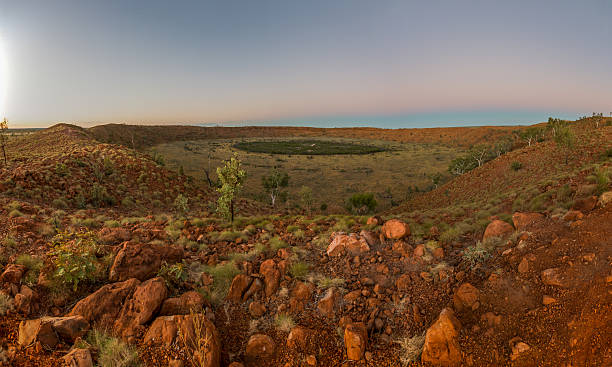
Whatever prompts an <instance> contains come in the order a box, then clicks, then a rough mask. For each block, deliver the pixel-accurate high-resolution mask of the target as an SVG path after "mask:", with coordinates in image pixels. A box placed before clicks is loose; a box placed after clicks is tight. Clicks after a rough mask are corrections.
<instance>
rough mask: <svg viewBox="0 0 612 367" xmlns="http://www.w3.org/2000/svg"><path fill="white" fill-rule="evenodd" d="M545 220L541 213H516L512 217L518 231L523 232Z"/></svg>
mask: <svg viewBox="0 0 612 367" xmlns="http://www.w3.org/2000/svg"><path fill="white" fill-rule="evenodd" d="M542 219H544V215H542V214H540V213H519V212H516V213H514V214H513V215H512V223H514V228H516V230H517V231H523V230H525V229H527V227H529V226H530V225H532V224H533V223H535V222H538V221H540V220H542Z"/></svg>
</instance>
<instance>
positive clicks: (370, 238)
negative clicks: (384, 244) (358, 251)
mask: <svg viewBox="0 0 612 367" xmlns="http://www.w3.org/2000/svg"><path fill="white" fill-rule="evenodd" d="M359 236H360V237H361V238H363V239H364V240H365V241H366V243H367V244H368V246H374V245H376V244H377V243H378V237H377V236H376V234H375V233H374V232H371V231H366V230H362V231H361V232H359Z"/></svg>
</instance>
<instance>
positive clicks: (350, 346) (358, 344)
mask: <svg viewBox="0 0 612 367" xmlns="http://www.w3.org/2000/svg"><path fill="white" fill-rule="evenodd" d="M367 343H368V331H367V329H366V326H365V324H363V323H362V322H353V323H350V324H348V325H347V326H346V328H345V329H344V344H345V345H346V355H347V358H348V359H350V360H353V361H359V360H361V359H362V358H363V355H364V353H365V350H366V346H367Z"/></svg>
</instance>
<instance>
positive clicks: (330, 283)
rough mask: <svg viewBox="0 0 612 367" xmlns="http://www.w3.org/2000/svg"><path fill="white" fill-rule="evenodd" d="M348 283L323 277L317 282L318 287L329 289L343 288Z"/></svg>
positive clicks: (339, 279)
mask: <svg viewBox="0 0 612 367" xmlns="http://www.w3.org/2000/svg"><path fill="white" fill-rule="evenodd" d="M345 283H346V281H345V280H344V279H342V278H329V277H321V278H319V279H318V280H317V287H319V288H321V289H327V288H332V287H342V286H344V284H345Z"/></svg>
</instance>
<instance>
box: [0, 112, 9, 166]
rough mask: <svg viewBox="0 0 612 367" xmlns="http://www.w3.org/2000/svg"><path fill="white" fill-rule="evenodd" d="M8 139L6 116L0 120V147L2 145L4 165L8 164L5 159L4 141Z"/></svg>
mask: <svg viewBox="0 0 612 367" xmlns="http://www.w3.org/2000/svg"><path fill="white" fill-rule="evenodd" d="M7 141H8V120H7V119H6V117H5V118H4V119H3V120H2V122H0V147H2V155H3V156H4V165H5V166H6V165H7V164H8V161H7V159H6V143H7Z"/></svg>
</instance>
